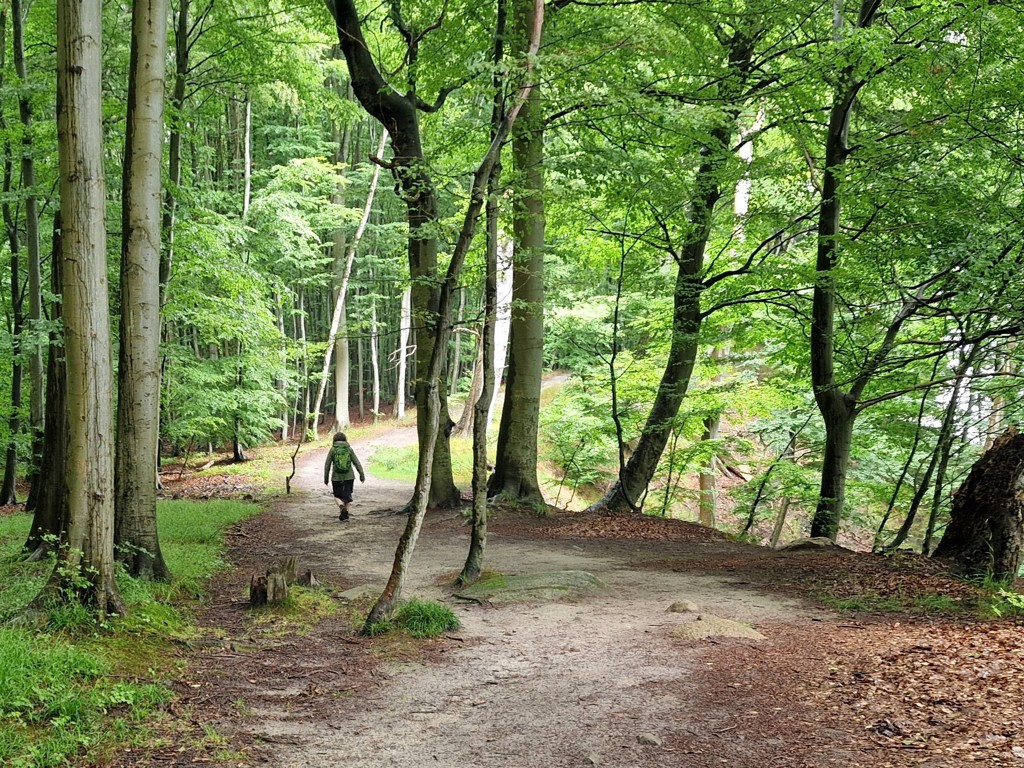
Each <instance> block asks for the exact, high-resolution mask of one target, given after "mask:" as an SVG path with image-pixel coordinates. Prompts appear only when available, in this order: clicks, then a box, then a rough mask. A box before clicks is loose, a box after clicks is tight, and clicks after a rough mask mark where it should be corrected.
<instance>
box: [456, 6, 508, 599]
mask: <svg viewBox="0 0 1024 768" xmlns="http://www.w3.org/2000/svg"><path fill="white" fill-rule="evenodd" d="M505 25H506V5H505V0H498V14H497V20H496V22H495V27H494V75H493V80H492V86H493V88H494V99H493V103H492V109H491V141H492V142H493V141H494V137H495V134H496V133H497V131H498V130H499V128H500V126H501V120H502V116H503V115H504V113H505V100H504V98H503V93H502V92H503V87H502V86H503V83H502V79H503V78H502V75H501V65H502V60H503V59H504V57H505ZM500 181H501V159H500V154H499V155H498V156H497V157H496V159H495V162H494V165H493V167H492V168H491V171H490V173H489V174H488V177H487V203H486V206H485V211H486V214H485V215H486V226H485V229H486V234H487V245H486V248H485V252H486V254H487V266H486V269H485V277H484V323H483V328H482V329H481V334H480V338H481V352H482V354H481V359H480V368H481V370H482V371H483V381H482V382H481V384H482V385H481V388H480V395H479V397H478V398H477V399H476V402H475V403H474V404H473V407H474V410H475V411H476V418H475V419H474V420H473V529H472V533H471V534H470V540H469V552H468V553H467V554H466V562H465V564H464V565H463V566H462V572H461V573H460V574H459V577H458V579H457V581H458V583H460V584H468V583H469V582H471V581H475V580H476V579H478V578H480V573H481V572H482V570H483V567H484V551H485V550H486V547H487V429H488V426H489V421H490V420H489V418H488V412H489V411H490V408H491V406H492V404H493V402H494V390H495V380H496V378H497V377H496V371H495V359H494V342H495V331H496V324H497V315H498V215H499V213H500V209H499V207H498V195H499V183H500ZM463 295H464V294H463ZM466 408H467V409H468V408H469V401H467V402H466Z"/></svg>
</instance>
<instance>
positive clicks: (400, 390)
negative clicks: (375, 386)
mask: <svg viewBox="0 0 1024 768" xmlns="http://www.w3.org/2000/svg"><path fill="white" fill-rule="evenodd" d="M411 307H412V291H411V290H410V289H409V288H406V289H405V291H404V292H403V293H402V310H401V315H400V317H401V319H400V321H399V324H398V352H397V355H398V385H397V386H396V387H395V418H396V419H404V418H405V389H406V384H405V377H406V372H407V370H408V360H409V353H408V349H409V330H410V324H411V323H412V309H411Z"/></svg>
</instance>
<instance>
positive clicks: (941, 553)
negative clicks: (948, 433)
mask: <svg viewBox="0 0 1024 768" xmlns="http://www.w3.org/2000/svg"><path fill="white" fill-rule="evenodd" d="M1022 547H1024V435H1021V434H1019V433H1018V432H1017V431H1016V429H1010V430H1008V431H1007V432H1005V433H1004V434H1003V435H1001V436H1000V437H999V438H998V439H996V441H995V442H994V443H993V444H992V447H991V448H990V449H989V450H988V451H987V452H986V453H985V454H984V455H983V456H982V457H981V458H980V459H978V461H977V462H976V463H975V465H974V467H972V468H971V472H970V474H969V475H968V476H967V480H966V481H965V482H964V484H963V485H962V486H960V489H959V490H958V491H957V492H956V493H955V494H954V496H953V511H952V513H951V516H950V521H949V526H948V527H947V528H946V531H945V533H944V534H943V536H942V541H940V542H939V546H938V547H937V548H936V550H935V554H934V557H936V558H939V559H949V560H952V561H954V562H955V563H956V565H957V566H958V567H959V569H960V570H961V571H963V572H964V573H965V574H968V575H971V576H979V577H991V578H995V579H1000V580H1007V581H1012V580H1013V579H1015V578H1016V577H1017V572H1018V570H1019V569H1020V565H1021V550H1022Z"/></svg>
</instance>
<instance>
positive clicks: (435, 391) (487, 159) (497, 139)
mask: <svg viewBox="0 0 1024 768" xmlns="http://www.w3.org/2000/svg"><path fill="white" fill-rule="evenodd" d="M534 8H535V16H534V22H535V23H534V26H533V29H532V30H531V35H530V46H529V48H528V55H527V57H526V59H525V63H524V69H525V70H526V72H525V81H524V83H523V85H522V87H521V88H520V89H519V92H518V93H517V95H516V97H515V99H514V101H513V103H512V106H511V107H510V108H509V110H508V112H507V113H506V114H505V115H504V116H503V118H502V120H501V123H500V125H499V126H498V128H497V130H496V131H495V133H494V136H493V138H492V140H491V144H490V146H489V147H488V148H487V152H486V153H485V154H484V157H483V159H482V160H481V162H480V165H479V166H478V167H477V169H476V171H475V172H474V174H473V184H472V188H471V189H472V192H471V194H470V202H469V206H468V208H467V209H466V214H465V216H464V218H463V222H462V228H461V229H460V231H459V236H458V239H457V240H456V243H455V247H454V249H453V250H452V257H451V261H450V262H449V264H448V269H447V271H446V273H445V279H444V281H443V282H442V283H441V286H440V291H439V296H438V312H437V318H438V322H437V325H436V327H435V329H434V338H433V339H432V340H431V341H432V344H431V357H430V367H429V368H428V370H427V371H426V372H425V373H426V376H425V377H424V380H425V381H426V382H428V386H427V393H426V394H427V400H426V413H425V416H426V418H425V421H426V422H427V428H428V431H427V440H426V442H424V443H421V444H420V450H419V463H418V466H417V470H416V493H415V494H414V495H413V499H414V501H415V503H416V505H415V507H413V508H412V510H411V514H410V515H409V520H408V523H407V524H406V527H405V531H404V532H403V533H402V537H401V539H399V542H398V548H397V549H396V550H395V562H394V565H393V566H392V569H391V575H390V577H389V578H388V582H387V584H386V585H385V587H384V591H383V592H382V593H381V595H380V597H379V598H377V602H376V603H375V604H374V606H373V608H371V609H370V612H369V614H368V615H367V617H366V624H365V625H364V627H363V631H364V632H368V631H369V630H370V629H371V628H372V626H373V625H374V624H376V623H377V622H379V621H381V620H382V619H384V618H387V617H389V616H390V615H391V613H392V611H393V610H394V607H395V605H396V604H397V601H398V599H399V597H400V595H401V591H402V585H403V584H404V582H405V576H406V573H408V568H409V563H410V562H411V560H412V553H413V550H414V548H415V546H416V539H417V538H418V536H419V532H420V528H421V527H422V525H423V518H424V517H425V516H426V512H427V506H428V503H429V499H428V498H427V489H428V488H429V487H430V485H431V472H432V471H433V467H434V450H435V446H436V445H437V444H438V443H439V442H440V440H439V436H440V433H441V428H442V425H441V419H440V416H441V413H442V408H446V406H444V404H443V402H442V400H443V398H442V395H443V394H444V391H445V388H444V386H443V377H442V376H441V375H440V374H441V369H442V368H443V367H444V365H445V362H446V358H447V357H448V342H449V340H450V338H451V329H452V323H451V299H452V294H453V293H454V291H455V289H456V287H457V281H458V277H459V275H460V274H461V272H462V266H463V264H464V263H465V260H466V254H467V253H468V252H469V247H470V245H471V244H472V242H473V237H474V235H475V233H476V225H477V218H478V217H479V215H480V211H481V209H482V208H483V205H484V198H485V194H486V191H487V183H488V180H489V179H490V178H491V173H492V171H493V169H494V166H495V165H496V164H497V163H498V160H499V158H500V156H501V147H502V145H503V144H504V142H505V139H506V138H507V136H508V132H509V130H510V129H511V128H512V126H513V125H514V124H515V121H516V118H517V116H518V114H519V111H520V110H521V109H522V105H523V102H524V101H525V100H526V99H527V98H528V97H529V95H530V90H531V88H532V87H533V86H532V72H531V70H532V67H533V58H534V57H535V56H536V54H537V50H538V49H539V48H540V35H541V28H542V25H543V20H544V0H534ZM421 343H422V340H421ZM450 421H451V420H450V419H449V422H450Z"/></svg>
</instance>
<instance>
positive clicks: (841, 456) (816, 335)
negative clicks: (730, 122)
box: [810, 0, 879, 541]
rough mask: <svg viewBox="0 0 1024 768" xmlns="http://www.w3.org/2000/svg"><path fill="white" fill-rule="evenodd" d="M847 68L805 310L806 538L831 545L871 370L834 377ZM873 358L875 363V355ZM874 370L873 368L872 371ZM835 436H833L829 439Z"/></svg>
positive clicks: (828, 139) (851, 88)
mask: <svg viewBox="0 0 1024 768" xmlns="http://www.w3.org/2000/svg"><path fill="white" fill-rule="evenodd" d="M878 5H879V3H878V2H877V0H862V2H861V9H860V14H859V17H858V22H857V26H858V27H859V28H867V27H870V26H871V24H872V22H873V20H874V16H875V13H876V12H877V11H878ZM837 8H838V10H837V11H836V14H837V15H836V17H835V19H834V25H835V35H836V38H837V39H838V38H839V36H840V34H841V31H842V22H843V19H842V15H841V6H837ZM856 72H857V69H856V67H855V66H854V65H853V64H850V65H848V66H847V67H846V69H845V70H844V71H843V72H842V73H841V77H840V84H839V87H838V89H837V91H836V94H835V98H834V99H833V102H832V110H831V112H830V114H829V121H828V129H827V132H826V136H825V168H824V171H823V174H822V182H821V209H820V213H819V216H818V249H817V257H816V261H815V270H816V273H817V277H816V279H815V282H814V296H813V299H812V306H811V334H810V336H811V338H810V352H811V382H812V384H813V386H814V399H815V401H816V402H817V404H818V410H819V411H820V412H821V416H822V419H823V420H824V422H825V460H824V463H823V464H822V475H821V489H820V497H819V500H818V507H817V510H816V511H815V513H814V521H813V523H812V525H811V536H826V537H828V538H830V539H832V540H833V541H834V540H835V538H836V535H837V534H838V533H839V522H840V519H841V518H842V514H843V497H844V494H845V489H846V469H847V464H848V463H849V460H850V444H851V442H852V441H853V421H854V419H855V418H856V411H855V408H856V403H857V393H859V392H860V391H862V390H863V389H864V387H865V386H866V385H867V383H868V380H869V379H870V378H871V376H872V375H873V374H874V370H872V369H870V368H868V367H867V366H866V367H865V368H864V369H863V370H862V371H861V372H860V374H859V375H858V377H857V379H856V382H855V383H854V384H853V386H852V387H851V389H850V393H846V392H843V391H842V390H841V388H840V385H839V383H838V382H837V381H836V377H835V312H836V280H835V276H834V275H833V273H832V270H833V269H835V267H836V265H837V264H838V261H839V248H838V242H837V239H838V238H839V236H840V223H841V215H840V214H841V206H840V194H839V183H840V179H841V178H842V175H843V166H844V165H845V164H846V160H847V157H848V156H849V152H850V150H849V147H848V145H847V133H848V131H849V125H850V115H851V113H852V111H853V107H854V104H855V103H856V101H857V95H858V94H859V93H860V89H861V88H862V87H863V86H864V83H865V81H864V80H862V79H859V77H858V76H857V74H856ZM873 358H874V359H875V360H876V361H879V358H878V355H877V354H876V355H874V356H873ZM876 367H877V365H876ZM832 430H835V431H836V434H830V431H832Z"/></svg>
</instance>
